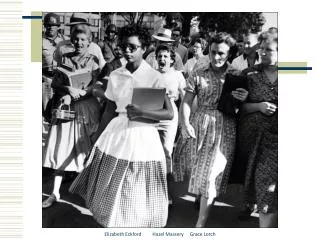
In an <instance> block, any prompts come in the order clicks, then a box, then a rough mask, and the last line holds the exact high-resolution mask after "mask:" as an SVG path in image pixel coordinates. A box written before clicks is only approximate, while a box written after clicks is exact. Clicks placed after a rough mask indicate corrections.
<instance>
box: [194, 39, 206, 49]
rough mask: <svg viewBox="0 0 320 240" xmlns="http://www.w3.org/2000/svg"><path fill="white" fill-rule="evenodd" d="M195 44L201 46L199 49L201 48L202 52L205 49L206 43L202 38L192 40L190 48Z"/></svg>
mask: <svg viewBox="0 0 320 240" xmlns="http://www.w3.org/2000/svg"><path fill="white" fill-rule="evenodd" d="M196 43H200V45H201V48H202V51H203V50H204V49H205V48H206V46H207V41H206V40H204V39H203V38H201V37H196V38H193V39H192V41H191V46H193V45H194V44H196Z"/></svg>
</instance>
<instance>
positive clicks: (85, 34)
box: [70, 25, 92, 54]
mask: <svg viewBox="0 0 320 240" xmlns="http://www.w3.org/2000/svg"><path fill="white" fill-rule="evenodd" d="M70 40H71V42H72V44H73V45H74V48H75V52H76V53H77V54H83V53H85V52H86V51H87V49H88V47H89V44H90V42H91V40H92V34H91V30H90V27H89V26H88V25H76V26H74V27H73V28H72V32H71V39H70Z"/></svg>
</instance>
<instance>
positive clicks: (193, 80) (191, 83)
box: [185, 71, 198, 94]
mask: <svg viewBox="0 0 320 240" xmlns="http://www.w3.org/2000/svg"><path fill="white" fill-rule="evenodd" d="M197 89H198V87H197V74H196V71H192V73H191V75H190V76H189V77H188V79H187V82H186V87H185V90H186V91H187V92H191V93H193V94H197Z"/></svg>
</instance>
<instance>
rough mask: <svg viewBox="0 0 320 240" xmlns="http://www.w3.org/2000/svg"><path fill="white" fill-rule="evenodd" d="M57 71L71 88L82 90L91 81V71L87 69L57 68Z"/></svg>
mask: <svg viewBox="0 0 320 240" xmlns="http://www.w3.org/2000/svg"><path fill="white" fill-rule="evenodd" d="M57 71H59V72H60V73H62V74H63V75H65V76H66V78H67V79H68V81H69V84H70V86H71V87H73V88H77V89H82V90H84V89H86V88H87V87H88V85H89V84H90V82H91V81H92V73H91V69H88V68H83V69H79V70H78V69H77V70H72V69H68V68H67V67H63V66H61V67H58V68H57Z"/></svg>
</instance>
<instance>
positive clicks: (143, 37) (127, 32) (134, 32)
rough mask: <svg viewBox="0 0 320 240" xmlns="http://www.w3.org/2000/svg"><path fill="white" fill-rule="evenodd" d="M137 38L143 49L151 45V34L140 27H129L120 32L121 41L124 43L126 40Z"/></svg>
mask: <svg viewBox="0 0 320 240" xmlns="http://www.w3.org/2000/svg"><path fill="white" fill-rule="evenodd" d="M132 36H136V37H138V38H139V41H140V42H141V46H142V48H146V47H147V46H149V44H150V39H151V36H150V33H149V32H148V30H147V29H146V28H144V27H142V26H140V25H136V24H135V25H127V26H124V27H123V28H121V29H120V30H119V40H120V43H122V42H123V41H124V40H125V39H126V38H129V37H132Z"/></svg>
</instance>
